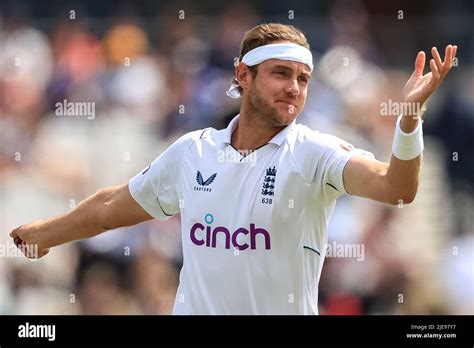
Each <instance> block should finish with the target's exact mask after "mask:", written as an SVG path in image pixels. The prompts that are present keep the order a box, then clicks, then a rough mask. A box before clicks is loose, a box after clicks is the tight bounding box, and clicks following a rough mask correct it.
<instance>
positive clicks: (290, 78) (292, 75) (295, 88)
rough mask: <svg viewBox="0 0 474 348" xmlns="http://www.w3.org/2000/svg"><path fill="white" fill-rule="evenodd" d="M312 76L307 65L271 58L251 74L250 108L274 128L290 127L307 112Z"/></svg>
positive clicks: (249, 89)
mask: <svg viewBox="0 0 474 348" xmlns="http://www.w3.org/2000/svg"><path fill="white" fill-rule="evenodd" d="M310 77H311V73H310V70H309V67H308V66H306V65H305V64H303V63H298V62H293V61H286V60H279V59H270V60H267V61H265V62H263V63H261V64H260V65H259V66H258V73H257V76H255V78H253V77H252V76H251V74H250V81H249V84H248V93H247V95H248V98H246V99H247V102H248V106H249V109H252V110H253V111H254V112H255V114H256V115H259V116H260V117H261V118H262V120H263V121H265V123H267V124H268V125H269V126H272V127H278V126H286V125H288V124H290V123H291V122H293V120H294V119H296V117H297V116H298V114H299V113H300V112H301V111H302V110H303V107H304V105H305V102H306V95H307V91H308V82H309V79H310Z"/></svg>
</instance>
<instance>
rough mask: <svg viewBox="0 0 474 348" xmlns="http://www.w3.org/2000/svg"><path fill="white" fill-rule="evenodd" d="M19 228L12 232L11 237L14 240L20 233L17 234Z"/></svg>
mask: <svg viewBox="0 0 474 348" xmlns="http://www.w3.org/2000/svg"><path fill="white" fill-rule="evenodd" d="M17 230H18V228H15V229H14V230H12V231H11V232H10V237H12V238H15V237H18V232H17Z"/></svg>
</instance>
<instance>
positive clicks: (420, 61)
mask: <svg viewBox="0 0 474 348" xmlns="http://www.w3.org/2000/svg"><path fill="white" fill-rule="evenodd" d="M425 60H426V56H425V52H423V51H420V52H418V54H417V55H416V60H415V71H414V72H413V75H414V76H417V77H420V76H421V75H423V70H424V69H425Z"/></svg>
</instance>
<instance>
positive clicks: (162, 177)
mask: <svg viewBox="0 0 474 348" xmlns="http://www.w3.org/2000/svg"><path fill="white" fill-rule="evenodd" d="M190 134H191V133H188V134H186V135H184V136H182V137H181V138H179V139H178V140H176V141H175V142H174V143H173V144H172V145H171V146H170V147H169V148H168V149H167V150H166V151H165V152H163V153H162V154H161V155H160V156H159V157H158V158H156V159H155V160H154V161H153V162H152V163H151V164H150V165H149V166H148V167H146V168H145V169H143V170H142V171H141V172H139V173H138V174H137V175H135V176H134V177H133V178H131V179H130V181H129V183H128V188H129V191H130V194H131V195H132V197H133V199H134V200H135V201H136V202H137V203H138V204H139V205H140V206H141V207H142V208H143V209H144V210H145V211H146V212H147V213H148V214H150V215H151V216H153V217H154V218H156V219H158V220H167V219H169V218H170V217H171V216H173V215H175V214H177V213H178V212H179V197H178V185H179V178H180V172H181V164H180V163H181V161H182V159H183V156H184V155H185V153H186V151H187V150H188V149H189V147H190V146H191V144H192V138H191V136H190Z"/></svg>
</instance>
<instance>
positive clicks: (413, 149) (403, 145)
mask: <svg viewBox="0 0 474 348" xmlns="http://www.w3.org/2000/svg"><path fill="white" fill-rule="evenodd" d="M403 118H404V117H402V115H400V116H399V117H398V119H397V124H396V127H395V135H394V139H393V145H392V153H393V155H394V156H395V157H396V158H398V159H400V160H403V161H409V160H412V159H415V158H416V157H418V156H419V155H421V153H422V152H423V148H424V144H423V127H422V124H421V120H416V121H417V122H418V124H417V126H416V127H415V128H414V129H413V130H412V131H411V132H405V131H404V130H402V128H401V121H402V120H403Z"/></svg>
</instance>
